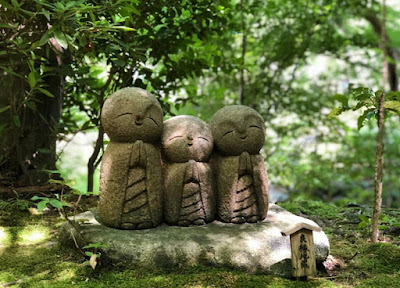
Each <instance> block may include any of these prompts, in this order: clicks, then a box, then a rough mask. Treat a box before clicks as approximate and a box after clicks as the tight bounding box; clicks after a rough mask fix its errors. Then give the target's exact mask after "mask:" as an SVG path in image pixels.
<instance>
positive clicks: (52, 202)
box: [49, 199, 62, 209]
mask: <svg viewBox="0 0 400 288" xmlns="http://www.w3.org/2000/svg"><path fill="white" fill-rule="evenodd" d="M49 203H50V205H51V206H53V207H54V208H57V209H61V208H62V204H61V201H60V200H57V199H50V201H49Z"/></svg>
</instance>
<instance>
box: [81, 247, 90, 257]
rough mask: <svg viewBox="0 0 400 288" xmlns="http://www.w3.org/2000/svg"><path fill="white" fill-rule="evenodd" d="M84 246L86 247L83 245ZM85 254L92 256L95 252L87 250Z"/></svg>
mask: <svg viewBox="0 0 400 288" xmlns="http://www.w3.org/2000/svg"><path fill="white" fill-rule="evenodd" d="M82 248H83V249H85V247H82ZM85 255H86V256H89V257H90V256H92V255H93V252H90V251H85Z"/></svg>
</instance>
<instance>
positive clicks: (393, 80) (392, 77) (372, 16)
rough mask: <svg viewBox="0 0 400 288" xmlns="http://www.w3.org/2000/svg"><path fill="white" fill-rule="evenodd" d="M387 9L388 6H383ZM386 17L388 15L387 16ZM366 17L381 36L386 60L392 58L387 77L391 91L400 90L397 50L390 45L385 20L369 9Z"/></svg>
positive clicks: (388, 64)
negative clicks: (399, 88) (399, 87)
mask: <svg viewBox="0 0 400 288" xmlns="http://www.w3.org/2000/svg"><path fill="white" fill-rule="evenodd" d="M383 9H386V8H383ZM385 17H386V16H385ZM365 19H367V21H368V22H369V23H371V25H372V28H373V29H374V31H375V33H376V35H377V36H378V37H379V38H380V44H381V45H380V46H381V49H382V51H383V53H384V54H385V60H386V61H387V58H389V59H391V61H390V63H389V62H387V71H386V76H385V77H386V79H387V81H388V82H389V85H390V90H391V91H398V86H399V79H398V75H397V67H396V61H395V51H394V50H393V48H392V47H391V46H390V42H389V37H388V35H387V33H386V28H385V27H384V26H385V23H383V22H384V20H382V21H381V20H380V19H379V18H378V16H377V15H376V13H375V12H373V11H368V12H366V13H365Z"/></svg>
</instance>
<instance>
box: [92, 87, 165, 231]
mask: <svg viewBox="0 0 400 288" xmlns="http://www.w3.org/2000/svg"><path fill="white" fill-rule="evenodd" d="M162 118H163V112H162V109H161V106H160V104H159V103H158V101H157V99H156V98H155V97H154V96H152V95H151V94H149V93H148V92H146V91H145V90H143V89H140V88H124V89H121V90H119V91H117V92H115V93H114V94H112V95H111V96H110V97H109V98H108V99H107V100H106V102H105V103H104V107H103V112H102V118H101V120H102V123H103V126H104V130H105V132H106V133H107V135H108V136H109V137H110V143H109V144H108V147H107V149H106V151H105V153H104V155H103V159H102V164H101V171H100V201H99V211H100V215H101V217H102V219H103V223H104V224H105V225H107V226H110V227H114V228H120V229H145V228H151V227H155V226H157V225H158V224H160V223H161V221H162V203H161V202H162V172H161V155H160V149H159V141H160V138H161V132H162V126H163V123H162Z"/></svg>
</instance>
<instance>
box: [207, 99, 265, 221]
mask: <svg viewBox="0 0 400 288" xmlns="http://www.w3.org/2000/svg"><path fill="white" fill-rule="evenodd" d="M210 126H211V129H212V132H213V136H214V139H215V146H216V149H215V152H214V153H213V156H212V166H213V169H214V174H215V178H216V185H217V217H218V218H219V220H221V221H224V222H232V223H244V222H249V223H254V222H257V221H261V220H263V219H264V218H265V217H266V216H267V211H268V177H267V171H266V168H265V165H264V159H263V157H262V156H261V155H260V154H259V151H260V149H261V148H262V146H263V144H264V141H265V124H264V120H263V118H262V117H261V115H260V114H258V113H257V111H255V110H254V109H252V108H250V107H247V106H242V105H233V106H227V107H224V108H222V109H220V110H219V111H217V112H216V113H215V114H214V116H213V117H212V119H211V121H210Z"/></svg>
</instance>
